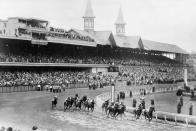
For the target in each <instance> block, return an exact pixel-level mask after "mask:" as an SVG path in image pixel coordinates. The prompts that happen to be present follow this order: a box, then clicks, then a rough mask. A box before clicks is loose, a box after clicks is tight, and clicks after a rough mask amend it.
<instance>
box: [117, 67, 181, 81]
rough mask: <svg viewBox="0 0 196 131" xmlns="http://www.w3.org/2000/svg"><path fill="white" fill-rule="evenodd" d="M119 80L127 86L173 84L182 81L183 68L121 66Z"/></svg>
mask: <svg viewBox="0 0 196 131" xmlns="http://www.w3.org/2000/svg"><path fill="white" fill-rule="evenodd" d="M119 76H120V78H121V80H124V81H127V84H128V85H147V84H154V83H175V82H180V81H183V76H184V75H183V67H170V66H160V65H158V66H123V67H121V69H120V73H119Z"/></svg>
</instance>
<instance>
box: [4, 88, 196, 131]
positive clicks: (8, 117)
mask: <svg viewBox="0 0 196 131" xmlns="http://www.w3.org/2000/svg"><path fill="white" fill-rule="evenodd" d="M109 90H110V89H109V88H104V89H97V90H88V89H69V90H66V91H65V92H63V93H59V94H53V93H50V92H46V91H43V92H21V93H17V92H16V93H9V94H0V126H2V125H4V126H12V127H14V129H21V130H22V131H31V129H32V126H34V125H36V126H38V128H39V129H41V130H48V131H56V130H63V131H77V130H80V131H86V130H98V131H99V130H105V131H108V130H112V131H114V130H118V131H119V130H125V131H129V130H144V131H153V130H164V131H165V130H172V131H173V130H176V131H179V130H183V131H184V130H187V131H191V130H192V131H194V130H196V128H195V127H186V126H184V125H183V126H182V125H174V124H173V123H167V124H166V123H164V122H163V121H158V122H155V121H153V122H151V123H148V122H146V121H145V120H144V119H142V120H137V121H135V119H134V118H133V116H132V115H131V114H128V113H126V116H125V117H124V118H123V120H121V119H117V120H115V119H112V118H107V117H106V116H105V114H103V113H102V112H101V109H100V108H99V107H95V111H94V112H93V113H87V112H63V102H64V100H65V99H66V98H67V97H68V96H73V95H75V94H76V93H78V94H79V96H82V95H87V96H89V97H91V98H95V96H97V95H99V94H101V93H102V92H105V91H109ZM54 95H57V96H58V98H59V103H58V105H57V109H56V110H51V99H52V98H53V96H54Z"/></svg>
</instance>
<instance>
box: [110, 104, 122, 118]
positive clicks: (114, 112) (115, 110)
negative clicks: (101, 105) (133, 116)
mask: <svg viewBox="0 0 196 131" xmlns="http://www.w3.org/2000/svg"><path fill="white" fill-rule="evenodd" d="M125 110H126V106H125V105H124V104H123V103H121V104H119V103H111V104H110V105H109V106H108V108H107V111H108V113H107V117H109V115H110V116H111V117H114V118H116V117H117V116H118V115H120V116H121V118H122V115H123V114H124V112H125ZM124 116H125V114H124Z"/></svg>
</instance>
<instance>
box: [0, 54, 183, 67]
mask: <svg viewBox="0 0 196 131" xmlns="http://www.w3.org/2000/svg"><path fill="white" fill-rule="evenodd" d="M0 62H25V63H80V64H110V65H123V66H154V65H160V66H180V65H181V64H179V63H178V62H176V61H175V60H171V59H169V58H166V57H164V56H148V55H146V56H144V55H134V54H133V55H131V56H128V57H125V56H118V55H117V56H93V55H53V54H52V55H48V54H47V55H46V54H31V53H18V54H11V53H0Z"/></svg>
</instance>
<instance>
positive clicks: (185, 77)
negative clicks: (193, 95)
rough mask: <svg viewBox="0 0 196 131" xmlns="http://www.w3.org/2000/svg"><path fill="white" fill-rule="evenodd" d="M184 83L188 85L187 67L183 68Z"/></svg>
mask: <svg viewBox="0 0 196 131" xmlns="http://www.w3.org/2000/svg"><path fill="white" fill-rule="evenodd" d="M184 83H185V85H186V86H188V83H187V68H185V69H184Z"/></svg>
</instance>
